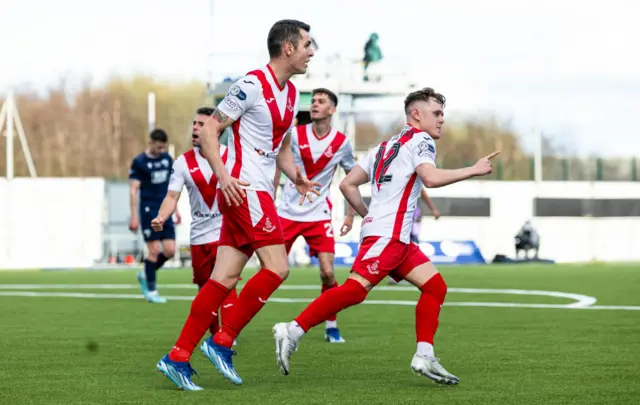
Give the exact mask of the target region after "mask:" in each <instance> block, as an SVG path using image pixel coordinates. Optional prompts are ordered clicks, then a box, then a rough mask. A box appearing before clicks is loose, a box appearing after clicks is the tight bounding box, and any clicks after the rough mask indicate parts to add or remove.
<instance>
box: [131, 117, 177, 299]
mask: <svg viewBox="0 0 640 405" xmlns="http://www.w3.org/2000/svg"><path fill="white" fill-rule="evenodd" d="M168 141H169V137H168V136H167V133H166V132H165V131H163V130H162V129H154V130H153V131H152V132H151V134H150V135H149V146H148V147H147V149H146V150H145V151H144V152H142V153H141V154H139V155H138V156H136V157H135V158H134V159H133V162H132V163H131V170H130V171H129V203H130V205H129V207H130V210H131V220H130V222H129V229H130V230H131V231H132V232H136V231H137V230H138V227H139V226H140V224H141V225H142V236H143V238H144V241H145V242H146V244H147V252H148V253H147V257H146V258H145V259H144V271H140V272H139V273H138V275H137V278H138V283H140V289H141V290H142V294H143V295H144V296H145V298H146V299H147V301H149V302H151V303H165V302H167V300H166V299H164V298H162V297H160V296H159V295H158V291H157V290H156V272H157V271H158V270H159V269H160V268H161V267H162V266H163V265H164V263H165V262H166V261H167V260H169V259H171V258H172V257H173V255H174V254H175V252H176V231H175V228H174V227H173V220H172V219H171V218H168V219H167V222H166V223H165V225H164V228H163V230H162V232H156V231H154V230H153V229H152V228H151V220H152V219H153V218H155V217H156V215H158V209H160V205H161V204H162V199H163V198H164V196H165V195H166V194H167V187H168V186H169V171H170V170H171V165H172V164H173V159H172V158H171V155H169V154H168V153H167V142H168ZM138 191H140V204H139V205H138ZM138 213H139V215H138ZM176 219H177V222H178V223H179V222H180V213H179V212H178V211H176ZM158 242H162V252H160V244H159V243H158Z"/></svg>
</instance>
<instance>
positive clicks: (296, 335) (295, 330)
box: [287, 321, 305, 342]
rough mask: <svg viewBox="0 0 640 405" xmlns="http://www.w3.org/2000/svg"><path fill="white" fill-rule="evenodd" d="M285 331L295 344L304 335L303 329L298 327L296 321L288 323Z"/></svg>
mask: <svg viewBox="0 0 640 405" xmlns="http://www.w3.org/2000/svg"><path fill="white" fill-rule="evenodd" d="M287 329H288V331H289V335H291V338H292V339H293V340H294V341H295V342H297V341H298V340H300V339H302V336H304V334H305V331H304V329H302V327H301V326H300V325H298V322H296V321H291V323H289V326H287Z"/></svg>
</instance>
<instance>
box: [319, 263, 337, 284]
mask: <svg viewBox="0 0 640 405" xmlns="http://www.w3.org/2000/svg"><path fill="white" fill-rule="evenodd" d="M320 279H321V280H322V284H333V282H334V281H335V280H336V275H335V273H334V272H333V267H332V266H322V265H321V266H320Z"/></svg>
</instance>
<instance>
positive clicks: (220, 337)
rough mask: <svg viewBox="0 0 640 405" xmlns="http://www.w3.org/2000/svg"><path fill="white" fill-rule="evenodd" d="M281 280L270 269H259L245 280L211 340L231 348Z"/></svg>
mask: <svg viewBox="0 0 640 405" xmlns="http://www.w3.org/2000/svg"><path fill="white" fill-rule="evenodd" d="M282 281H283V280H282V279H281V278H280V276H278V275H277V274H276V273H274V272H272V271H271V270H268V269H264V268H263V269H260V271H259V272H257V273H256V274H255V275H254V276H253V277H251V278H250V279H249V281H247V283H246V284H245V285H244V288H242V291H241V292H240V295H239V296H238V300H237V301H236V303H235V304H234V305H233V307H231V311H230V312H229V314H228V315H227V316H226V317H223V320H222V321H223V328H222V330H221V331H220V332H218V333H217V334H216V335H215V336H214V337H213V341H214V342H215V343H217V344H219V345H221V346H224V347H229V348H231V346H233V341H234V340H235V339H236V338H237V337H238V335H239V334H240V332H241V331H242V329H244V327H245V326H247V324H248V323H249V322H250V321H251V319H253V317H254V316H255V315H256V314H257V313H258V312H259V311H260V309H262V307H263V306H264V304H265V303H266V302H267V299H269V297H270V296H271V294H273V292H274V291H275V290H276V289H277V288H278V287H279V286H280V284H282ZM224 318H227V319H224Z"/></svg>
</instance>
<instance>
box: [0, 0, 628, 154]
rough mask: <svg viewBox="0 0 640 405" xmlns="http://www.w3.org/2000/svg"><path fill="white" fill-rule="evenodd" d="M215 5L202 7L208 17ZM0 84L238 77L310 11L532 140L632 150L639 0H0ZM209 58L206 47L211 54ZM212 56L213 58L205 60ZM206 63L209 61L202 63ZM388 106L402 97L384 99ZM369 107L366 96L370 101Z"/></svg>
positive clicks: (325, 46)
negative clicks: (282, 26) (270, 40)
mask: <svg viewBox="0 0 640 405" xmlns="http://www.w3.org/2000/svg"><path fill="white" fill-rule="evenodd" d="M211 4H213V15H211V13H210V10H211ZM0 5H1V7H0V8H1V9H2V12H1V13H0V61H2V62H0V93H5V92H6V91H7V90H8V89H9V88H16V89H18V88H24V87H28V88H32V89H36V90H44V89H46V88H47V87H48V86H51V85H52V84H55V83H56V82H57V80H58V79H59V77H60V76H61V75H63V74H66V75H69V77H70V78H71V79H72V80H80V79H81V78H84V77H92V78H93V80H94V81H95V82H96V83H99V82H100V81H103V80H105V79H106V78H108V77H109V76H110V75H116V74H117V75H130V74H134V73H142V74H147V75H152V76H156V77H158V78H166V79H172V80H174V79H175V80H188V79H193V78H198V79H202V80H206V79H207V77H209V74H210V73H212V74H213V75H214V77H221V76H223V75H227V74H242V73H245V72H246V71H248V70H251V69H253V68H255V67H257V66H259V65H261V64H263V63H265V62H266V61H267V52H266V35H267V32H268V30H269V28H270V26H271V24H273V22H275V21H277V20H278V19H281V18H295V19H299V20H303V21H305V22H308V23H309V24H310V25H311V27H312V30H311V32H312V35H313V36H314V38H316V40H317V42H318V44H319V47H320V49H319V51H318V52H317V54H316V56H315V57H314V59H313V61H312V62H311V67H310V69H321V68H322V66H324V65H326V61H327V59H328V58H329V57H330V56H332V55H335V54H340V56H341V58H342V60H344V61H347V62H355V61H356V60H358V59H360V58H361V57H362V50H363V46H364V43H365V42H366V40H367V38H368V36H369V34H370V33H371V32H377V33H378V34H379V35H380V45H381V48H382V52H383V54H384V58H385V59H384V65H382V67H381V68H383V69H384V71H395V72H406V73H407V74H408V75H409V76H410V77H412V78H413V79H415V81H416V82H417V83H418V84H419V85H420V86H421V87H422V86H430V87H434V88H435V89H436V90H437V91H439V92H441V93H443V94H445V95H446V97H447V100H448V103H447V111H448V112H449V115H450V116H455V115H456V114H465V115H473V114H478V113H482V112H491V113H493V114H496V115H497V116H498V117H500V118H501V119H504V120H509V121H510V122H511V123H512V124H513V125H514V127H515V128H516V129H517V130H518V132H519V133H520V134H522V136H523V141H524V143H525V145H527V146H529V147H530V146H531V145H532V144H533V139H534V137H533V134H534V133H535V132H537V131H544V133H545V134H547V136H550V137H552V138H553V139H554V141H555V142H556V143H558V144H561V145H564V146H565V147H566V148H568V149H570V150H571V151H573V152H575V153H577V154H580V155H593V154H595V155H601V156H611V157H615V156H630V155H637V153H638V152H637V151H639V150H640V136H638V135H640V120H639V119H637V118H636V117H637V116H638V112H639V111H640V52H638V50H637V41H638V39H639V38H640V24H636V21H635V18H636V16H638V15H640V2H636V1H633V0H628V1H623V0H609V1H607V2H606V3H602V2H595V1H592V2H584V1H574V0H554V1H549V0H533V1H532V0H483V1H482V2H477V1H474V0H447V1H442V0H441V1H433V0H394V1H393V2H390V1H384V0H368V1H366V2H364V1H360V0H322V1H310V2H301V1H299V0H269V1H258V0H245V1H238V0H235V1H230V0H214V1H209V0H179V1H178V0H171V1H170V0H153V1H152V0H110V1H87V0H55V1H51V0H0ZM211 55H212V56H211ZM212 60H213V61H214V62H215V64H212V63H210V62H211V61H212ZM212 65H213V67H212ZM380 105H382V106H383V107H382V108H388V109H390V110H391V109H395V108H398V106H399V105H401V100H389V101H387V102H386V103H385V102H381V104H380ZM380 105H379V106H377V107H380Z"/></svg>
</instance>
